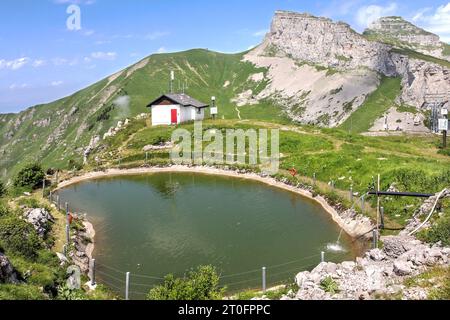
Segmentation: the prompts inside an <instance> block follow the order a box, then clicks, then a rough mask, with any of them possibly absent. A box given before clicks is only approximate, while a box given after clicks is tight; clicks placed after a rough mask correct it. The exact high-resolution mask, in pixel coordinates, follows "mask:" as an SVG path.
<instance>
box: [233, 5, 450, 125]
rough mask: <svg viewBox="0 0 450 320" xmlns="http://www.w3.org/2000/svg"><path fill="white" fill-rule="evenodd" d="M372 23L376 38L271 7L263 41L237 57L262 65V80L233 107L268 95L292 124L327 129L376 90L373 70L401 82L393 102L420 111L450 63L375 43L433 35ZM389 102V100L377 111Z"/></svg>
mask: <svg viewBox="0 0 450 320" xmlns="http://www.w3.org/2000/svg"><path fill="white" fill-rule="evenodd" d="M400 22H401V23H400ZM403 25H405V29H402V26H403ZM372 28H373V30H376V34H377V35H378V38H376V39H373V38H370V37H367V36H363V35H361V34H358V33H357V32H355V31H354V30H352V29H351V28H350V26H349V25H348V24H346V23H343V22H333V21H332V20H330V19H327V18H321V17H314V16H312V15H309V14H300V13H294V12H286V11H277V12H276V13H275V17H274V19H273V22H272V26H271V29H270V32H269V33H268V34H267V35H266V37H265V39H264V42H263V43H262V44H261V45H260V46H259V47H257V48H255V49H254V50H252V51H251V52H250V53H248V54H247V55H246V57H245V59H246V60H247V61H251V62H252V63H254V64H255V65H257V66H259V67H265V68H268V72H267V73H266V74H265V78H264V79H263V80H266V81H268V82H269V85H268V86H267V87H266V88H265V90H262V91H261V92H259V94H257V95H254V94H252V93H251V92H250V93H249V92H247V94H246V95H245V94H244V95H242V96H240V98H241V100H240V102H241V104H242V105H245V104H248V103H251V102H253V103H256V102H257V101H259V100H261V99H268V98H269V99H272V100H274V101H277V103H278V104H279V105H281V106H284V107H285V109H286V110H287V112H288V114H289V116H290V117H291V118H293V119H295V120H297V121H299V122H302V123H308V124H319V125H323V126H328V127H334V126H338V125H340V124H341V123H343V122H344V121H345V120H346V119H348V118H349V117H350V116H351V114H352V112H354V111H355V110H357V109H358V108H359V107H360V106H361V105H362V104H363V103H364V102H365V100H366V99H367V97H368V96H369V95H370V94H371V93H372V92H374V91H375V90H376V89H377V87H378V85H379V83H380V81H379V78H377V76H376V74H377V73H378V74H379V75H384V76H387V77H400V78H401V79H402V88H401V91H400V92H398V99H397V105H398V106H400V105H404V104H406V105H410V106H413V107H415V108H417V109H421V108H422V107H424V102H425V100H426V97H427V96H429V95H435V94H444V95H449V94H448V93H450V77H449V73H450V63H448V62H447V61H445V60H442V59H439V58H436V57H431V56H428V55H424V54H421V53H418V52H415V51H412V50H411V49H410V48H408V50H406V49H402V50H400V49H399V48H400V47H398V48H396V47H394V46H393V45H392V43H390V44H388V43H383V42H381V41H378V40H379V39H380V38H381V35H383V36H384V37H385V38H388V37H392V36H393V35H395V36H397V37H398V38H399V39H402V40H401V41H404V42H405V43H420V44H421V45H422V46H423V47H426V46H428V45H429V46H431V45H435V46H437V47H439V45H440V44H441V43H440V42H439V37H438V36H436V35H433V34H431V33H428V32H425V31H424V30H422V29H420V28H417V27H415V26H414V25H412V24H410V23H406V21H404V20H402V19H397V18H395V19H394V18H386V19H381V20H379V21H378V22H377V23H375V24H374V25H373V26H372ZM397 31H398V32H397ZM368 33H370V32H368ZM374 33H375V31H372V34H374ZM399 41H400V40H399ZM439 48H440V47H439ZM441 51H442V48H441ZM428 53H429V52H428ZM435 53H436V52H435ZM392 107H396V105H394V104H393V105H390V106H386V108H385V110H386V111H387V110H389V109H390V108H392ZM425 107H426V106H425ZM422 111H425V110H419V112H422ZM379 117H380V119H381V118H384V117H385V114H380V115H379ZM422 118H423V117H422ZM420 126H421V129H422V130H423V129H424V128H425V127H424V126H423V124H420Z"/></svg>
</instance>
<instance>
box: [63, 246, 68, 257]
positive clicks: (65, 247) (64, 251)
mask: <svg viewBox="0 0 450 320" xmlns="http://www.w3.org/2000/svg"><path fill="white" fill-rule="evenodd" d="M63 254H64V255H65V256H66V257H67V244H65V245H64V246H63Z"/></svg>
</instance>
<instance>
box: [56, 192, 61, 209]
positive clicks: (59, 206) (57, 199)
mask: <svg viewBox="0 0 450 320" xmlns="http://www.w3.org/2000/svg"><path fill="white" fill-rule="evenodd" d="M56 207H57V208H58V210H61V205H60V202H59V194H57V195H56Z"/></svg>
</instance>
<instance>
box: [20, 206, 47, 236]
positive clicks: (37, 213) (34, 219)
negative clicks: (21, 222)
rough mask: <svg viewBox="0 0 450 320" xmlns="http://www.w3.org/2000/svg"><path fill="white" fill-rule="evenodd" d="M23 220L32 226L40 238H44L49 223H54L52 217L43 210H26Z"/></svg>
mask: <svg viewBox="0 0 450 320" xmlns="http://www.w3.org/2000/svg"><path fill="white" fill-rule="evenodd" d="M24 218H25V220H26V221H27V222H29V223H31V224H32V225H33V227H34V229H35V230H36V231H37V233H38V235H39V236H40V237H44V236H45V235H46V234H47V232H48V231H49V227H50V223H52V222H53V221H54V218H53V216H52V215H51V214H50V213H49V212H48V211H47V210H46V209H43V208H37V209H28V210H26V211H25V213H24Z"/></svg>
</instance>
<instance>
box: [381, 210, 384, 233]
mask: <svg viewBox="0 0 450 320" xmlns="http://www.w3.org/2000/svg"><path fill="white" fill-rule="evenodd" d="M380 218H381V229H384V207H381V208H380Z"/></svg>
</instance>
